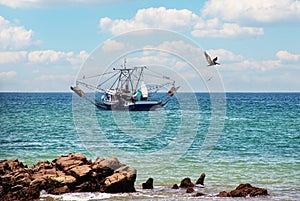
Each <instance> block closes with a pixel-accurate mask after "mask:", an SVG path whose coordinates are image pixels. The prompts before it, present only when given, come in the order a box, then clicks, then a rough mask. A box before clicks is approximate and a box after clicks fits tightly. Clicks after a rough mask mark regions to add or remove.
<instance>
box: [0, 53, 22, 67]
mask: <svg viewBox="0 0 300 201" xmlns="http://www.w3.org/2000/svg"><path fill="white" fill-rule="evenodd" d="M26 60H27V52H26V51H16V52H8V51H6V52H0V64H7V63H17V62H22V61H26Z"/></svg>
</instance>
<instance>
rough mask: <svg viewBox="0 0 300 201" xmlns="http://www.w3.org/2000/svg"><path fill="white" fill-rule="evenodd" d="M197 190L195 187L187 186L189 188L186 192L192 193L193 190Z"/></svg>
mask: <svg viewBox="0 0 300 201" xmlns="http://www.w3.org/2000/svg"><path fill="white" fill-rule="evenodd" d="M194 191H195V190H194V188H193V187H187V189H186V191H185V192H186V193H192V192H194Z"/></svg>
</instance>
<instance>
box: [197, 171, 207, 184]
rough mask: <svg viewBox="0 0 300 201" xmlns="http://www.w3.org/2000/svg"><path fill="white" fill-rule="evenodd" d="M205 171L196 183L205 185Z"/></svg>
mask: <svg viewBox="0 0 300 201" xmlns="http://www.w3.org/2000/svg"><path fill="white" fill-rule="evenodd" d="M204 179H205V173H202V174H201V175H200V177H199V179H198V180H197V181H196V184H200V185H202V186H203V185H204Z"/></svg>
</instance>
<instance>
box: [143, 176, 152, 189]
mask: <svg viewBox="0 0 300 201" xmlns="http://www.w3.org/2000/svg"><path fill="white" fill-rule="evenodd" d="M142 188H143V189H153V179H152V178H149V179H148V180H147V181H146V183H142Z"/></svg>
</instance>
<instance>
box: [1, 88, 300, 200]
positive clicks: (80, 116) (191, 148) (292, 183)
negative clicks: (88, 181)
mask: <svg viewBox="0 0 300 201" xmlns="http://www.w3.org/2000/svg"><path fill="white" fill-rule="evenodd" d="M224 98H225V99H222V98H221V97H218V96H213V97H212V96H211V95H210V94H208V93H197V94H191V93H179V94H177V95H176V96H174V97H173V98H172V100H170V101H169V102H168V104H167V105H166V106H165V107H164V108H161V109H158V110H156V111H149V112H125V111H103V110H99V109H97V108H96V107H95V106H93V105H92V104H90V103H89V102H88V101H86V100H84V99H79V98H78V97H77V96H76V97H75V95H73V94H72V93H0V110H1V111H0V159H12V158H19V160H21V161H23V162H25V163H26V164H27V165H29V166H31V165H33V164H35V163H37V162H38V161H43V160H53V159H54V158H57V157H59V156H60V155H64V154H68V153H70V152H80V153H83V154H85V155H86V156H87V157H90V158H92V159H93V160H95V159H96V157H111V156H117V157H118V158H119V160H120V161H121V162H123V163H126V164H127V165H130V166H132V167H135V168H136V169H137V172H138V177H137V181H136V183H135V185H136V189H137V191H138V192H137V193H134V194H114V195H109V194H101V193H81V194H80V193H79V194H78V193H77V194H65V195H59V196H53V195H47V194H42V198H41V200H47V199H50V198H51V197H52V198H56V199H58V200H99V199H109V200H128V199H130V200H187V199H191V200H195V199H202V200H207V199H213V200H214V199H216V200H229V199H224V198H215V197H213V196H214V195H216V194H218V193H219V192H220V191H230V190H233V189H234V188H235V187H236V186H238V185H239V184H240V183H250V184H252V185H254V186H257V187H262V188H266V189H267V190H268V192H269V194H270V196H268V197H261V198H248V199H250V200H300V93H227V94H225V96H224ZM202 172H205V174H206V179H205V188H199V189H196V190H197V191H199V192H203V193H206V194H207V196H204V197H199V198H193V197H191V195H189V194H186V193H185V192H184V191H180V190H179V191H178V190H177V191H175V190H171V186H172V185H173V184H175V183H180V181H181V179H183V178H184V177H190V178H191V179H192V180H193V181H194V182H195V181H196V180H197V179H198V177H199V175H200V174H201V173H202ZM149 177H152V178H153V179H154V187H155V188H154V190H151V191H149V190H142V189H141V183H143V182H145V181H146V179H147V178H149ZM234 200H237V199H234Z"/></svg>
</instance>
